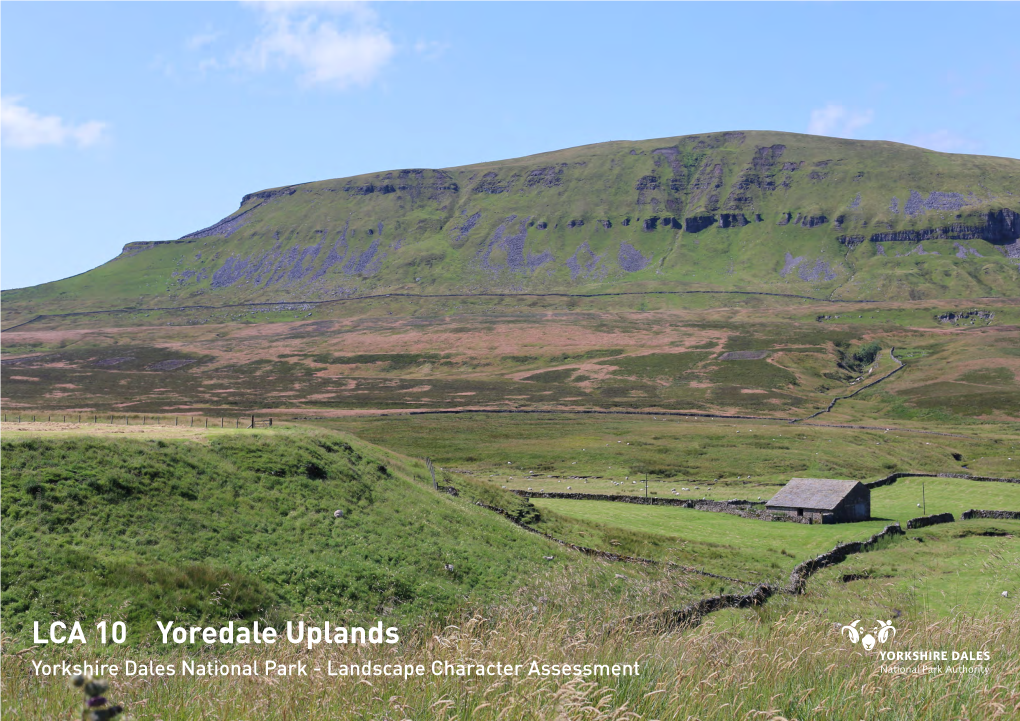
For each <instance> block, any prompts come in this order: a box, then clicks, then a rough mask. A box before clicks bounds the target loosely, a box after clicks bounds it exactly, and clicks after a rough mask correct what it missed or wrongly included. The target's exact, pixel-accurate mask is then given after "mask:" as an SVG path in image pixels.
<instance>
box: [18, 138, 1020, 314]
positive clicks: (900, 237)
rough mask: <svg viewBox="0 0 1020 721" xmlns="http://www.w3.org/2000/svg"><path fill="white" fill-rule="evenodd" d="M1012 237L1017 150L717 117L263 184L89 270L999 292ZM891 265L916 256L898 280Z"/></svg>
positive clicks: (285, 278)
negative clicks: (622, 136)
mask: <svg viewBox="0 0 1020 721" xmlns="http://www.w3.org/2000/svg"><path fill="white" fill-rule="evenodd" d="M1018 239H1020V161H1017V160H1011V159H1006V158H990V157H981V156H961V155H949V154H943V153H935V152H931V151H927V150H922V149H920V148H913V147H909V146H904V145H898V144H894V143H886V142H871V141H852V140H841V139H833V138H821V137H815V136H807V135H794V134H786V133H767V132H727V133H712V134H705V135H696V136H685V137H680V138H668V139H661V140H652V141H641V142H611V143H602V144H598V145H591V146H584V147H579V148H572V149H568V150H563V151H557V152H553V153H545V154H542V155H536V156H531V157H526V158H519V159H514V160H507V161H500V162H493V163H483V164H479V165H473V166H465V167H460V168H447V169H405V170H393V171H386V172H380V173H374V174H369V175H363V176H358V177H354V178H343V179H337V180H326V181H318V182H312V183H306V184H302V185H294V186H287V187H283V188H274V189H269V190H263V191H259V192H255V193H250V194H248V195H246V196H244V198H243V199H242V201H241V206H240V208H239V209H238V210H237V211H236V212H235V213H233V214H232V215H229V216H227V217H226V218H224V219H223V220H221V221H219V222H217V223H215V224H213V225H211V226H209V227H208V228H205V229H203V230H199V231H196V232H194V233H191V234H188V235H186V236H184V237H183V238H182V239H181V240H182V241H188V243H187V245H186V249H183V250H182V248H184V247H185V246H181V245H166V246H164V245H160V244H150V245H147V246H144V247H145V248H147V249H143V245H142V244H131V248H130V250H131V252H130V253H128V252H127V251H128V249H125V253H124V254H122V255H121V256H120V257H119V258H118V259H117V260H116V261H113V262H111V263H109V264H107V265H106V266H103V267H102V268H100V269H97V270H96V271H92V273H93V274H95V273H99V274H100V276H101V275H102V274H104V273H105V274H114V275H117V274H120V275H121V276H123V275H124V274H128V273H138V272H141V269H144V274H143V275H144V276H145V277H146V278H147V280H146V281H145V282H146V283H148V286H147V287H148V288H149V290H148V291H146V290H144V289H143V288H141V286H139V288H134V289H131V290H130V292H126V293H125V295H130V297H132V298H133V299H134V301H135V302H137V299H138V298H139V297H140V296H141V297H144V296H146V295H154V294H153V292H152V288H153V286H158V295H159V298H160V303H161V304H168V301H172V302H178V303H183V302H188V301H189V300H195V299H198V298H201V301H202V302H204V303H210V302H216V299H219V300H222V301H223V302H231V301H245V300H259V301H261V300H279V299H287V300H312V299H328V298H336V297H344V296H351V295H360V294H364V293H368V292H386V291H388V290H393V291H401V292H439V291H456V292H514V291H524V290H528V291H550V290H555V291H565V292H572V291H577V290H581V289H583V290H585V291H594V292H599V291H609V290H614V289H619V288H621V287H623V286H628V287H630V286H634V284H639V285H640V286H641V287H642V288H652V287H655V288H662V289H668V288H672V289H684V288H689V289H722V290H725V289H753V290H763V291H769V292H790V293H801V294H814V295H819V294H820V295H829V294H835V296H837V297H839V296H841V295H845V296H848V297H854V296H856V297H864V296H866V294H867V293H876V292H880V293H883V294H885V295H887V296H888V295H889V294H890V293H891V294H892V295H893V296H898V297H914V296H915V295H916V294H917V293H918V292H920V293H921V294H922V296H924V297H931V296H937V295H940V294H942V295H946V294H949V295H963V296H966V295H971V294H979V295H1002V294H1007V295H1017V294H1018V293H1017V291H1018V290H1020V280H1018V275H1017V268H1016V264H1015V262H1014V257H1015V256H1017V255H1020V251H1017V248H1018V246H1020V243H1018ZM865 241H868V242H865ZM953 241H956V243H955V244H954V243H953ZM959 241H968V242H969V243H970V245H968V246H967V252H962V255H961V254H960V253H958V252H957V250H956V246H958V245H959ZM921 242H924V243H926V244H927V250H925V249H923V248H922V249H921V250H920V251H919V252H915V251H916V248H909V247H904V246H907V245H909V244H914V243H921ZM887 243H888V244H891V246H890V247H889V248H887V247H885V245H883V244H887ZM933 244H934V245H933ZM975 244H976V245H975ZM972 246H973V247H972ZM908 254H909V255H910V256H911V257H910V259H909V260H895V259H896V258H905V257H906V256H907V255H908ZM922 255H923V256H925V258H924V259H921V258H920V256H922ZM935 256H937V258H936V257H935ZM979 258H980V259H981V260H980V261H979V260H977V259H979ZM940 263H945V264H947V265H946V268H941V267H939V268H936V265H938V264H940ZM118 264H120V265H118ZM909 264H914V265H916V266H917V267H918V268H920V270H917V272H916V273H914V274H912V275H910V276H909V277H910V278H911V280H908V281H904V280H903V279H904V278H906V277H908V276H907V275H905V274H904V273H903V270H904V267H905V265H909ZM979 265H980V267H979ZM794 269H797V272H793V270H794ZM805 269H810V272H808V271H806V270H805ZM947 272H948V273H949V274H950V275H952V276H953V279H952V281H951V282H950V281H946V280H944V279H945V278H946V277H947V275H946V273H947ZM89 275H90V274H88V273H87V274H84V276H89ZM936 276H937V277H936ZM95 277H96V279H98V277H99V276H95ZM851 278H853V279H854V284H852V285H851V284H849V281H850V280H851ZM894 278H896V279H898V280H895V282H894V280H893V279H894ZM141 282H142V281H141V280H139V283H141ZM904 282H906V283H907V285H908V286H910V287H907V286H902V283H904ZM897 283H899V284H900V285H901V286H902V287H899V286H897ZM127 284H128V285H130V283H127ZM911 284H913V285H911ZM56 285H58V284H47V286H40V288H39V289H26V291H33V292H30V293H26V292H22V291H19V292H17V293H15V294H14V295H10V296H9V295H8V294H7V293H5V298H4V299H5V300H6V301H8V302H11V301H18V300H19V299H28V298H29V297H35V298H41V297H44V296H46V295H47V294H48V291H45V290H44V289H45V288H50V287H53V286H56ZM914 286H916V287H914ZM918 289H921V290H918ZM66 290H67V289H66V288H65V289H64V291H66ZM18 293H20V295H18Z"/></svg>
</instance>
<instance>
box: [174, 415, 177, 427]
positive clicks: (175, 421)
mask: <svg viewBox="0 0 1020 721" xmlns="http://www.w3.org/2000/svg"><path fill="white" fill-rule="evenodd" d="M174 425H175V426H176V425H177V416H174Z"/></svg>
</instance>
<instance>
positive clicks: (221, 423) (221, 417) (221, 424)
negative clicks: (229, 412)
mask: <svg viewBox="0 0 1020 721" xmlns="http://www.w3.org/2000/svg"><path fill="white" fill-rule="evenodd" d="M222 427H223V416H220V428H222Z"/></svg>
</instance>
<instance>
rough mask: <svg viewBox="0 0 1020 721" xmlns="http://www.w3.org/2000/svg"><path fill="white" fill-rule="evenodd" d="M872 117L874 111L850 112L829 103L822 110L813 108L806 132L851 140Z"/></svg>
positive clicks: (840, 106)
mask: <svg viewBox="0 0 1020 721" xmlns="http://www.w3.org/2000/svg"><path fill="white" fill-rule="evenodd" d="M874 117H875V111H874V110H851V109H848V108H845V107H843V106H842V105H837V104H836V103H829V104H828V105H826V106H825V107H824V108H815V109H814V110H812V111H811V120H810V122H808V132H809V133H811V134H812V135H829V136H831V137H836V138H852V137H853V135H854V132H855V131H856V130H858V129H859V128H863V127H864V126H865V125H867V124H868V123H870V122H871V121H872V120H873V119H874Z"/></svg>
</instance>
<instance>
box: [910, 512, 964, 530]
mask: <svg viewBox="0 0 1020 721" xmlns="http://www.w3.org/2000/svg"><path fill="white" fill-rule="evenodd" d="M955 522H956V518H954V517H953V514H952V513H936V514H935V515H932V516H918V517H917V518H911V519H910V520H909V521H907V530H908V531H909V530H911V529H914V528H927V527H928V526H937V525H938V524H940V523H955Z"/></svg>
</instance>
